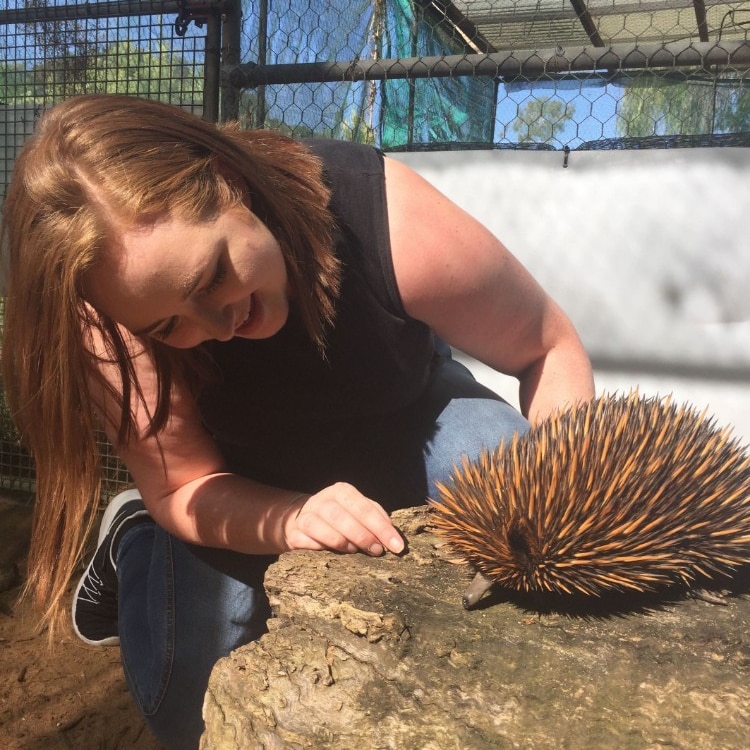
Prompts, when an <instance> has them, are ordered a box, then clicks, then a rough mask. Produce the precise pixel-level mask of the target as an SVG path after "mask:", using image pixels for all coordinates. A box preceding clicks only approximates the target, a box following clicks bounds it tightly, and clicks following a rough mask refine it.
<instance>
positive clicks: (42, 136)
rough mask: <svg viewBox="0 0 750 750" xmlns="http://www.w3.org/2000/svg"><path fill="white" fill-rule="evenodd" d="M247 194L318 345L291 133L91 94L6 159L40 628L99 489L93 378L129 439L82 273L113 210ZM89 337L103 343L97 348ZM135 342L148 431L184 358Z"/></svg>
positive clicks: (155, 209) (318, 205)
mask: <svg viewBox="0 0 750 750" xmlns="http://www.w3.org/2000/svg"><path fill="white" fill-rule="evenodd" d="M228 175H231V177H228ZM247 197H249V198H250V201H251V203H250V205H251V206H252V209H253V211H254V213H256V214H257V215H258V216H259V218H260V219H261V220H262V221H264V222H265V223H266V225H267V226H268V228H269V230H270V231H271V232H272V233H273V235H274V236H275V237H276V239H277V241H278V242H279V244H280V246H281V250H282V253H283V256H284V259H285V263H286V266H287V273H288V278H289V282H290V287H291V293H292V295H293V297H294V298H295V302H296V304H297V306H298V309H299V312H300V315H301V318H302V321H303V323H304V325H305V327H306V329H307V331H308V333H309V335H310V337H311V338H312V340H313V341H315V342H316V343H317V344H318V345H319V346H320V347H321V349H322V348H323V347H324V341H325V331H326V328H327V327H328V326H329V325H330V324H331V323H332V321H333V318H334V312H335V300H336V296H337V294H338V286H339V279H340V269H339V264H338V261H337V260H336V258H335V255H334V253H333V250H332V247H331V233H332V225H333V221H332V218H331V215H330V213H329V211H328V201H329V197H330V194H329V191H328V188H327V187H326V186H325V184H324V180H323V176H322V168H321V165H320V163H319V161H318V160H317V159H316V158H315V157H313V156H312V155H311V154H310V153H309V152H308V151H307V150H306V149H305V148H304V147H302V146H301V145H300V144H298V143H295V142H294V141H292V140H291V139H289V138H286V137H284V136H281V135H279V134H276V133H273V132H270V131H243V130H241V129H240V128H239V127H238V126H236V125H228V126H216V125H213V124H211V123H208V122H206V121H204V120H202V119H200V118H199V117H196V116H195V115H192V114H190V113H188V112H185V111H183V110H180V109H178V108H176V107H173V106H171V105H167V104H162V103H159V102H156V101H150V100H145V99H137V98H135V97H127V96H113V95H91V96H81V97H76V98H73V99H70V100H68V101H65V102H63V103H62V104H58V105H57V106H55V107H53V108H52V109H50V110H49V111H48V112H47V113H46V114H45V115H44V116H43V117H42V119H41V120H40V122H39V125H38V127H37V130H36V133H35V134H34V136H32V138H31V139H29V141H28V142H27V143H26V145H25V146H24V148H23V150H22V152H21V154H20V156H19V158H18V160H17V161H16V165H15V169H14V173H13V178H12V181H11V185H10V188H9V190H8V193H7V196H6V199H5V205H4V210H3V236H4V239H5V241H6V243H7V247H8V250H9V275H8V295H7V299H6V305H5V324H4V331H3V349H2V371H3V379H4V384H5V388H6V393H7V401H8V405H9V408H10V410H11V414H12V416H13V419H14V422H15V424H16V426H17V428H18V430H19V433H20V436H21V439H22V441H23V442H24V444H25V445H26V447H27V448H28V449H29V450H30V452H31V454H32V456H33V458H34V461H35V464H36V473H37V489H36V499H35V507H34V523H33V529H32V539H31V546H30V551H29V563H28V576H27V582H26V587H25V594H26V595H27V596H30V598H31V599H32V602H33V603H34V604H35V605H36V606H37V607H38V609H39V610H40V611H41V615H42V619H41V621H42V623H45V624H48V625H49V626H50V628H51V629H52V628H53V627H54V625H55V622H56V619H57V615H59V613H60V603H61V597H62V596H63V594H64V591H65V587H66V586H67V582H68V580H69V579H70V577H71V575H72V574H73V572H74V570H75V567H76V564H77V562H78V560H79V559H80V557H81V555H82V553H83V550H84V545H85V542H86V537H87V535H88V533H89V532H90V530H91V527H92V524H93V523H94V520H95V513H96V509H97V507H98V504H99V500H100V497H99V480H100V471H101V469H100V465H99V459H98V452H97V447H96V430H97V428H98V427H99V425H98V423H97V418H96V415H95V414H94V413H93V411H92V406H91V403H92V401H91V393H90V384H91V383H93V382H98V383H101V384H102V385H104V386H105V387H108V388H109V391H110V392H111V393H112V395H113V396H114V397H115V398H116V400H117V401H116V402H117V403H119V405H120V415H119V424H118V425H117V428H118V442H121V443H125V442H127V441H129V440H132V439H134V438H135V437H137V436H136V434H135V432H136V426H135V421H134V418H133V405H134V399H137V398H138V397H139V396H140V388H139V385H138V383H137V380H136V378H135V374H134V369H133V366H132V362H131V356H130V353H129V351H128V348H127V345H126V342H125V340H124V339H123V336H122V335H121V333H120V330H119V327H118V326H117V324H116V323H115V322H114V321H112V320H110V319H108V318H106V317H105V316H103V315H101V314H99V313H98V312H97V311H95V310H94V309H93V308H92V307H91V306H89V305H88V304H87V303H86V301H85V298H84V294H83V286H84V285H83V278H84V277H85V275H86V273H87V271H89V270H90V269H91V268H92V267H93V266H94V265H95V264H96V263H97V262H98V260H99V258H100V257H101V255H102V253H103V252H104V251H105V249H106V245H107V239H108V237H109V236H111V227H110V226H109V224H110V223H111V222H112V221H113V217H115V218H116V220H117V222H118V223H119V225H121V226H128V225H133V224H136V223H138V222H140V221H143V220H147V219H148V218H149V217H150V218H156V217H158V216H165V215H168V216H171V217H174V218H178V219H188V220H197V221H202V220H209V219H211V218H212V217H215V216H216V215H218V214H219V213H220V212H222V211H223V210H225V209H227V208H229V207H231V206H232V205H235V204H237V203H238V202H240V201H242V200H244V199H245V198H247ZM92 332H97V338H98V339H99V340H100V341H101V342H103V346H104V351H103V352H102V351H101V347H99V351H98V354H96V355H95V354H94V347H93V345H92V341H93V338H92ZM142 343H143V345H144V347H145V348H146V349H147V351H148V352H149V353H150V355H151V357H152V359H153V361H154V367H155V370H156V376H157V382H158V397H157V401H156V406H155V408H154V410H153V413H152V415H151V423H150V426H149V430H148V433H149V434H157V433H158V432H159V430H160V429H162V428H163V427H164V426H165V424H166V422H167V420H168V418H169V396H170V393H171V389H172V386H173V384H174V382H175V379H176V378H177V377H181V376H182V375H181V373H182V374H184V371H185V370H186V369H187V370H189V369H190V368H189V366H190V363H191V361H192V360H191V353H190V352H178V351H177V350H173V349H170V348H169V347H167V346H165V345H164V344H161V343H159V342H156V341H153V340H151V339H147V338H146V339H144V340H143V342H142ZM97 358H98V359H97ZM101 359H105V360H107V361H108V362H111V363H114V364H115V365H116V367H117V368H118V370H119V373H120V378H119V381H120V383H119V386H120V387H119V389H118V388H115V387H113V386H106V384H104V382H103V379H102V377H101V375H100V374H99V371H98V367H97V365H98V363H99V362H98V360H101Z"/></svg>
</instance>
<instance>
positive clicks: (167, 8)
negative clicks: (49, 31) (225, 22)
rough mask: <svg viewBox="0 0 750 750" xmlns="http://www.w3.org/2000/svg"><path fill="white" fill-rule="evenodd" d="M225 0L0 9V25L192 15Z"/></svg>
mask: <svg viewBox="0 0 750 750" xmlns="http://www.w3.org/2000/svg"><path fill="white" fill-rule="evenodd" d="M224 4H225V0H196V1H195V2H188V3H186V4H185V5H186V7H185V8H182V7H181V5H183V4H182V3H180V2H179V0H111V2H104V3H96V2H94V3H78V4H77V5H44V6H37V7H33V6H31V7H25V8H13V9H8V10H0V25H7V24H10V23H38V22H40V21H74V20H76V19H83V18H115V17H117V16H123V17H125V16H152V15H158V14H160V13H165V14H168V15H177V14H178V13H179V12H180V11H181V10H184V9H186V10H190V11H193V13H194V14H195V13H200V12H201V11H205V12H206V13H209V12H212V11H215V12H218V11H220V10H221V9H222V8H223V7H224Z"/></svg>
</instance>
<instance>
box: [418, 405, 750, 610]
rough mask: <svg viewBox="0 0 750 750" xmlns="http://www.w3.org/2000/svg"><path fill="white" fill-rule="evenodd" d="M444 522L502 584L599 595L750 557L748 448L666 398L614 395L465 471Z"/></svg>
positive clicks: (444, 491) (439, 516) (476, 588)
mask: <svg viewBox="0 0 750 750" xmlns="http://www.w3.org/2000/svg"><path fill="white" fill-rule="evenodd" d="M431 503H432V506H433V508H434V510H435V511H436V512H435V513H434V524H435V527H436V531H437V532H438V533H439V534H441V535H443V536H444V537H445V538H446V539H447V540H448V541H449V542H450V543H451V544H452V546H453V547H454V548H455V549H456V550H457V551H458V553H459V554H460V555H461V556H462V557H463V558H464V559H465V560H466V561H468V562H469V563H470V564H471V565H472V566H473V567H474V568H475V569H476V570H477V571H478V573H477V579H475V582H474V583H473V584H472V586H471V587H470V588H469V591H467V593H466V595H465V596H464V606H466V607H467V608H469V607H471V606H473V605H474V604H475V603H476V601H477V600H478V599H479V598H480V597H481V596H482V594H483V593H484V592H485V591H486V590H487V589H488V588H489V586H490V585H492V584H497V585H498V586H502V587H506V588H509V589H513V590H516V591H520V592H551V593H556V594H574V593H577V594H583V595H593V596H598V595H601V594H603V593H604V592H606V591H608V590H620V591H625V590H632V591H639V592H645V591H653V590H655V589H657V588H659V587H662V586H664V585H669V584H674V583H678V582H682V583H685V584H687V585H688V586H690V585H692V584H693V582H694V581H695V580H696V579H697V578H699V577H708V578H711V577H714V576H716V575H717V574H718V575H726V574H730V573H731V572H732V571H734V570H736V569H737V568H738V567H740V566H743V565H746V564H748V563H750V455H749V454H748V450H747V448H746V447H743V446H741V445H740V443H739V441H738V440H737V439H735V438H733V437H732V435H731V432H730V429H729V428H718V427H717V426H716V425H715V422H714V420H713V419H710V418H707V417H706V413H705V412H703V413H700V412H698V411H697V410H696V409H695V408H693V407H691V406H690V405H686V404H685V405H682V406H680V407H677V406H676V405H675V404H674V403H673V402H672V400H671V399H670V398H658V397H653V398H645V397H641V396H640V395H639V394H638V392H637V391H636V392H632V393H630V394H628V395H627V396H623V395H606V396H602V397H600V398H597V399H594V400H592V401H590V402H587V403H585V404H581V405H579V406H577V407H576V408H574V409H571V410H569V411H565V412H561V413H559V414H556V415H553V416H552V417H550V418H549V419H547V420H546V421H544V422H542V423H540V424H539V425H538V426H537V427H535V428H534V429H532V430H531V431H530V432H528V433H527V434H526V435H524V436H522V437H518V436H516V437H515V438H514V439H513V440H512V441H511V442H510V444H506V445H501V446H500V447H499V448H497V449H496V450H494V451H491V452H490V451H486V452H484V453H483V454H482V455H481V457H480V458H478V459H477V460H476V461H474V462H469V461H465V462H464V464H463V465H462V466H461V467H458V468H456V470H455V472H454V475H453V477H452V483H450V484H448V485H442V486H441V487H440V488H439V496H438V497H437V498H436V499H433V500H432V501H431Z"/></svg>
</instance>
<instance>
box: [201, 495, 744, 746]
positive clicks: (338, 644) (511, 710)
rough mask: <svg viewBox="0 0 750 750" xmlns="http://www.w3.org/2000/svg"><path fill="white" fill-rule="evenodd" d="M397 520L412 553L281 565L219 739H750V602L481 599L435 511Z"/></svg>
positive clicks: (212, 738) (219, 683) (220, 717)
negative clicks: (440, 530) (468, 592)
mask: <svg viewBox="0 0 750 750" xmlns="http://www.w3.org/2000/svg"><path fill="white" fill-rule="evenodd" d="M394 520H395V523H396V524H397V525H398V526H399V528H401V530H402V531H403V533H404V535H405V537H406V538H407V540H408V552H407V553H406V554H404V555H402V556H401V557H395V556H385V557H382V558H370V557H367V556H365V555H334V554H328V553H319V552H309V553H308V552H294V553H288V554H285V555H282V556H281V558H280V559H279V561H278V562H277V563H276V564H274V565H273V566H272V567H271V568H270V570H269V572H268V575H267V578H266V588H267V591H268V594H269V597H270V600H271V604H272V606H273V610H274V613H275V618H274V619H273V620H272V621H271V622H270V624H269V625H270V632H269V633H268V634H266V635H264V636H263V637H262V638H261V639H260V640H259V641H258V642H256V643H251V644H249V645H248V646H245V647H243V648H240V649H238V650H237V651H235V652H234V653H232V654H231V655H230V656H229V657H227V658H226V659H223V660H222V661H220V662H219V663H218V664H217V665H216V667H215V669H214V671H213V674H212V676H211V680H210V683H209V686H208V692H207V694H206V701H205V706H204V715H205V718H206V731H205V734H204V736H203V738H202V742H201V748H202V750H230V749H231V750H235V749H237V750H239V749H240V748H241V749H242V750H261V749H263V750H277V749H278V750H282V749H283V750H298V749H301V748H330V749H331V750H344V749H346V750H352V748H354V749H355V750H386V749H390V748H394V749H397V750H416V749H418V750H453V749H455V750H489V749H490V748H492V750H498V748H500V749H502V748H524V749H527V750H535V749H542V748H544V749H547V748H584V747H586V748H597V749H598V750H609V749H612V750H615V749H616V750H629V749H630V748H633V749H634V750H635V749H636V748H637V749H638V750H642V749H643V748H651V747H663V746H664V747H671V748H690V749H691V750H702V749H704V748H705V750H717V748H722V750H732V749H733V748H737V750H739V749H740V748H745V747H747V736H748V730H749V729H750V679H749V678H750V633H749V632H748V626H749V625H750V600H748V598H746V597H744V596H741V595H737V596H730V598H729V600H728V605H727V606H716V605H713V604H710V603H707V602H705V601H699V600H695V599H692V598H689V597H688V596H686V594H685V592H683V591H677V590H670V591H666V592H660V593H659V594H658V595H653V596H645V595H641V596H637V597H636V596H633V595H618V596H613V597H611V598H609V599H607V600H597V601H596V602H594V603H592V602H590V601H582V600H580V599H578V600H574V601H570V600H569V601H567V602H566V601H565V600H562V599H556V600H550V599H544V600H539V599H537V600H535V601H531V600H529V599H525V598H523V597H520V596H517V595H514V596H511V595H509V594H507V592H506V593H503V592H494V593H492V594H491V595H490V596H489V598H486V599H485V600H483V602H481V603H480V607H479V608H478V609H476V610H474V611H471V612H467V611H465V610H464V609H462V607H461V596H462V593H463V590H464V589H465V587H466V585H467V583H468V581H469V580H470V577H471V572H470V571H469V570H468V569H467V568H466V567H465V566H462V565H456V564H452V561H451V560H450V555H451V553H450V550H449V549H448V548H446V547H445V546H441V543H440V541H439V540H438V538H437V537H435V536H434V535H433V534H432V533H430V531H429V528H428V522H429V515H428V512H427V510H426V509H425V508H417V509H410V510H407V511H399V512H397V513H396V514H394ZM741 579H742V576H739V577H737V578H736V579H735V580H734V582H733V583H732V585H733V592H734V593H735V594H742V593H744V592H745V591H746V590H747V589H748V586H747V581H746V580H745V581H743V580H741ZM482 605H484V606H482Z"/></svg>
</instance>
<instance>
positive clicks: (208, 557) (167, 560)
mask: <svg viewBox="0 0 750 750" xmlns="http://www.w3.org/2000/svg"><path fill="white" fill-rule="evenodd" d="M272 559H273V558H270V557H267V556H263V557H261V556H253V555H240V554H238V553H234V552H228V551H225V550H213V549H206V548H201V547H194V546H192V545H187V544H184V543H183V542H180V541H179V540H177V539H175V538H174V537H172V536H171V535H169V534H167V533H166V532H165V531H163V530H162V529H160V528H159V527H158V526H156V525H155V524H152V523H148V524H140V525H138V526H135V527H134V528H132V529H131V530H130V531H128V532H127V533H126V534H125V535H124V536H123V538H122V540H121V541H120V543H119V545H118V549H117V572H118V580H119V632H120V648H121V654H122V662H123V667H124V670H125V676H126V679H127V682H128V686H129V687H130V691H131V693H132V695H133V697H134V699H135V701H136V703H137V704H138V707H139V708H140V710H141V712H142V713H143V715H144V716H145V718H146V720H147V721H148V723H149V725H150V727H151V729H152V730H153V732H154V733H155V734H156V736H157V737H158V738H159V740H160V741H161V742H162V743H164V745H166V747H168V748H175V749H179V750H190V749H191V748H197V747H198V743H199V738H200V735H201V733H202V731H203V719H202V706H203V697H204V693H205V690H206V685H207V683H208V677H209V675H210V672H211V669H212V668H213V666H214V664H215V663H216V661H217V660H218V659H220V658H221V657H222V656H226V655H227V654H228V653H229V652H230V651H231V650H232V649H234V648H237V647H238V646H240V645H243V644H245V643H248V642H250V641H252V640H254V639H256V638H259V637H260V636H261V635H262V634H263V633H264V632H266V621H267V620H268V618H269V617H270V614H271V613H270V608H269V606H268V600H267V599H266V596H265V592H264V590H263V576H264V574H265V570H266V568H267V567H268V565H269V564H270V562H271V561H272Z"/></svg>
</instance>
